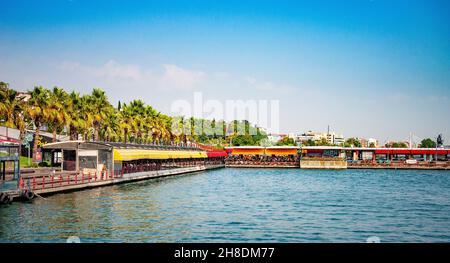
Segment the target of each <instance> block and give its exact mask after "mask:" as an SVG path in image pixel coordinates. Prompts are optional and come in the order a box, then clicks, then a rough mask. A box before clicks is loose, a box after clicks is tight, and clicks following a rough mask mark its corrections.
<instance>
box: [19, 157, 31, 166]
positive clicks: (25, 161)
mask: <svg viewBox="0 0 450 263" xmlns="http://www.w3.org/2000/svg"><path fill="white" fill-rule="evenodd" d="M28 160H30V164H31V165H33V160H32V158H28V157H25V156H20V168H27V167H30V166H28Z"/></svg>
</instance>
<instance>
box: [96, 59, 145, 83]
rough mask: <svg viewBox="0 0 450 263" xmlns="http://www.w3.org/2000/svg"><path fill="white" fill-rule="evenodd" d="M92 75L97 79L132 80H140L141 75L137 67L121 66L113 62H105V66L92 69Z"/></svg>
mask: <svg viewBox="0 0 450 263" xmlns="http://www.w3.org/2000/svg"><path fill="white" fill-rule="evenodd" d="M92 73H93V74H94V75H96V76H98V77H107V78H125V79H132V80H141V79H142V73H141V69H140V67H139V66H137V65H131V64H128V65H127V64H125V65H122V64H119V63H117V62H116V61H114V60H110V61H108V62H106V64H104V65H103V66H101V67H99V68H93V69H92Z"/></svg>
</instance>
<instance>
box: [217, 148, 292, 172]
mask: <svg viewBox="0 0 450 263" xmlns="http://www.w3.org/2000/svg"><path fill="white" fill-rule="evenodd" d="M298 150H299V147H296V146H273V147H262V146H233V147H225V151H227V153H228V154H229V157H228V158H227V159H226V165H227V166H280V167H281V166H282V167H298V166H299V162H298V157H299V155H298Z"/></svg>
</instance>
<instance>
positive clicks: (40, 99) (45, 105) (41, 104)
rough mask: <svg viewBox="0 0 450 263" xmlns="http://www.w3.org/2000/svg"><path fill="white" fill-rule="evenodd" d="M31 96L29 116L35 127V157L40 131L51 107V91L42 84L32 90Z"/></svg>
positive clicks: (28, 108)
mask: <svg viewBox="0 0 450 263" xmlns="http://www.w3.org/2000/svg"><path fill="white" fill-rule="evenodd" d="M30 94H31V97H30V99H29V100H28V107H27V110H28V116H29V117H30V119H31V121H32V122H33V124H34V127H35V134H34V143H33V157H34V158H36V155H37V151H38V145H39V144H40V137H39V131H40V128H41V127H42V125H43V124H45V123H46V122H47V120H48V117H49V115H50V114H49V113H50V108H49V101H50V92H49V90H47V89H45V88H43V87H42V86H39V87H35V88H34V89H33V90H32V91H31V93H30Z"/></svg>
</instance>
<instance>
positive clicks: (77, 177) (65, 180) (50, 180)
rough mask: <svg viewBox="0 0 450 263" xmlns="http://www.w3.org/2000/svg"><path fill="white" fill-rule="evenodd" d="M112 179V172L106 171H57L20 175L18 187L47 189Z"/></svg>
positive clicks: (33, 189)
mask: <svg viewBox="0 0 450 263" xmlns="http://www.w3.org/2000/svg"><path fill="white" fill-rule="evenodd" d="M113 179H114V174H113V173H109V172H108V171H104V172H91V173H82V172H80V173H76V172H59V173H53V174H52V173H50V174H36V175H28V176H26V177H21V179H20V182H19V188H20V189H30V190H32V191H36V190H48V189H57V188H64V187H67V186H73V185H87V184H90V183H95V182H101V181H110V180H113Z"/></svg>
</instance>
